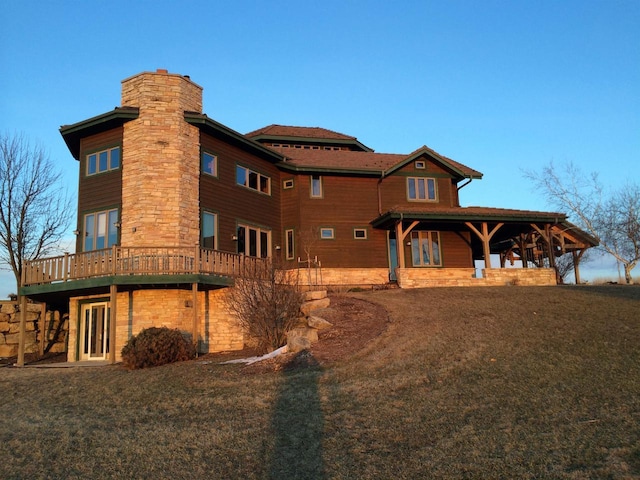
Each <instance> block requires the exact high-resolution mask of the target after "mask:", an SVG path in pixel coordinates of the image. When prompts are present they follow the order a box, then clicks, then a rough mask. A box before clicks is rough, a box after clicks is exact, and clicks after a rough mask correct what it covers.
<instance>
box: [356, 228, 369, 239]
mask: <svg viewBox="0 0 640 480" xmlns="http://www.w3.org/2000/svg"><path fill="white" fill-rule="evenodd" d="M358 232H360V233H362V236H358ZM368 237H369V232H368V231H367V229H366V228H354V229H353V239H354V240H366V239H367V238H368Z"/></svg>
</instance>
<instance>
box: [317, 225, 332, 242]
mask: <svg viewBox="0 0 640 480" xmlns="http://www.w3.org/2000/svg"><path fill="white" fill-rule="evenodd" d="M325 233H326V235H325ZM335 238H336V230H335V228H333V227H321V228H320V240H334V239H335Z"/></svg>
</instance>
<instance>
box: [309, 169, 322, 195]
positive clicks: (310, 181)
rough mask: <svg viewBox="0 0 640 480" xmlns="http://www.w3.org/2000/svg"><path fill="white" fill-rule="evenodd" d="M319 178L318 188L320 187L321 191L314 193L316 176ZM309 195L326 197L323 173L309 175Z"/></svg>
mask: <svg viewBox="0 0 640 480" xmlns="http://www.w3.org/2000/svg"><path fill="white" fill-rule="evenodd" d="M314 177H316V178H317V181H318V188H319V190H320V191H319V193H318V195H314V193H313V183H314V181H315V178H314ZM309 197H310V198H324V181H323V180H322V175H313V174H312V175H309Z"/></svg>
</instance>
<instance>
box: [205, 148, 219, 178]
mask: <svg viewBox="0 0 640 480" xmlns="http://www.w3.org/2000/svg"><path fill="white" fill-rule="evenodd" d="M202 173H206V174H207V175H211V176H214V177H217V176H218V156H217V155H214V154H213V153H209V152H202Z"/></svg>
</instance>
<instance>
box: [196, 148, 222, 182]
mask: <svg viewBox="0 0 640 480" xmlns="http://www.w3.org/2000/svg"><path fill="white" fill-rule="evenodd" d="M205 155H208V156H210V157H212V158H213V173H209V172H207V171H206V170H205V168H204V165H205V163H204V158H205ZM200 171H201V172H202V173H203V174H204V175H207V176H209V177H214V178H218V155H217V154H215V153H213V152H212V151H211V150H202V153H201V154H200Z"/></svg>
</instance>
